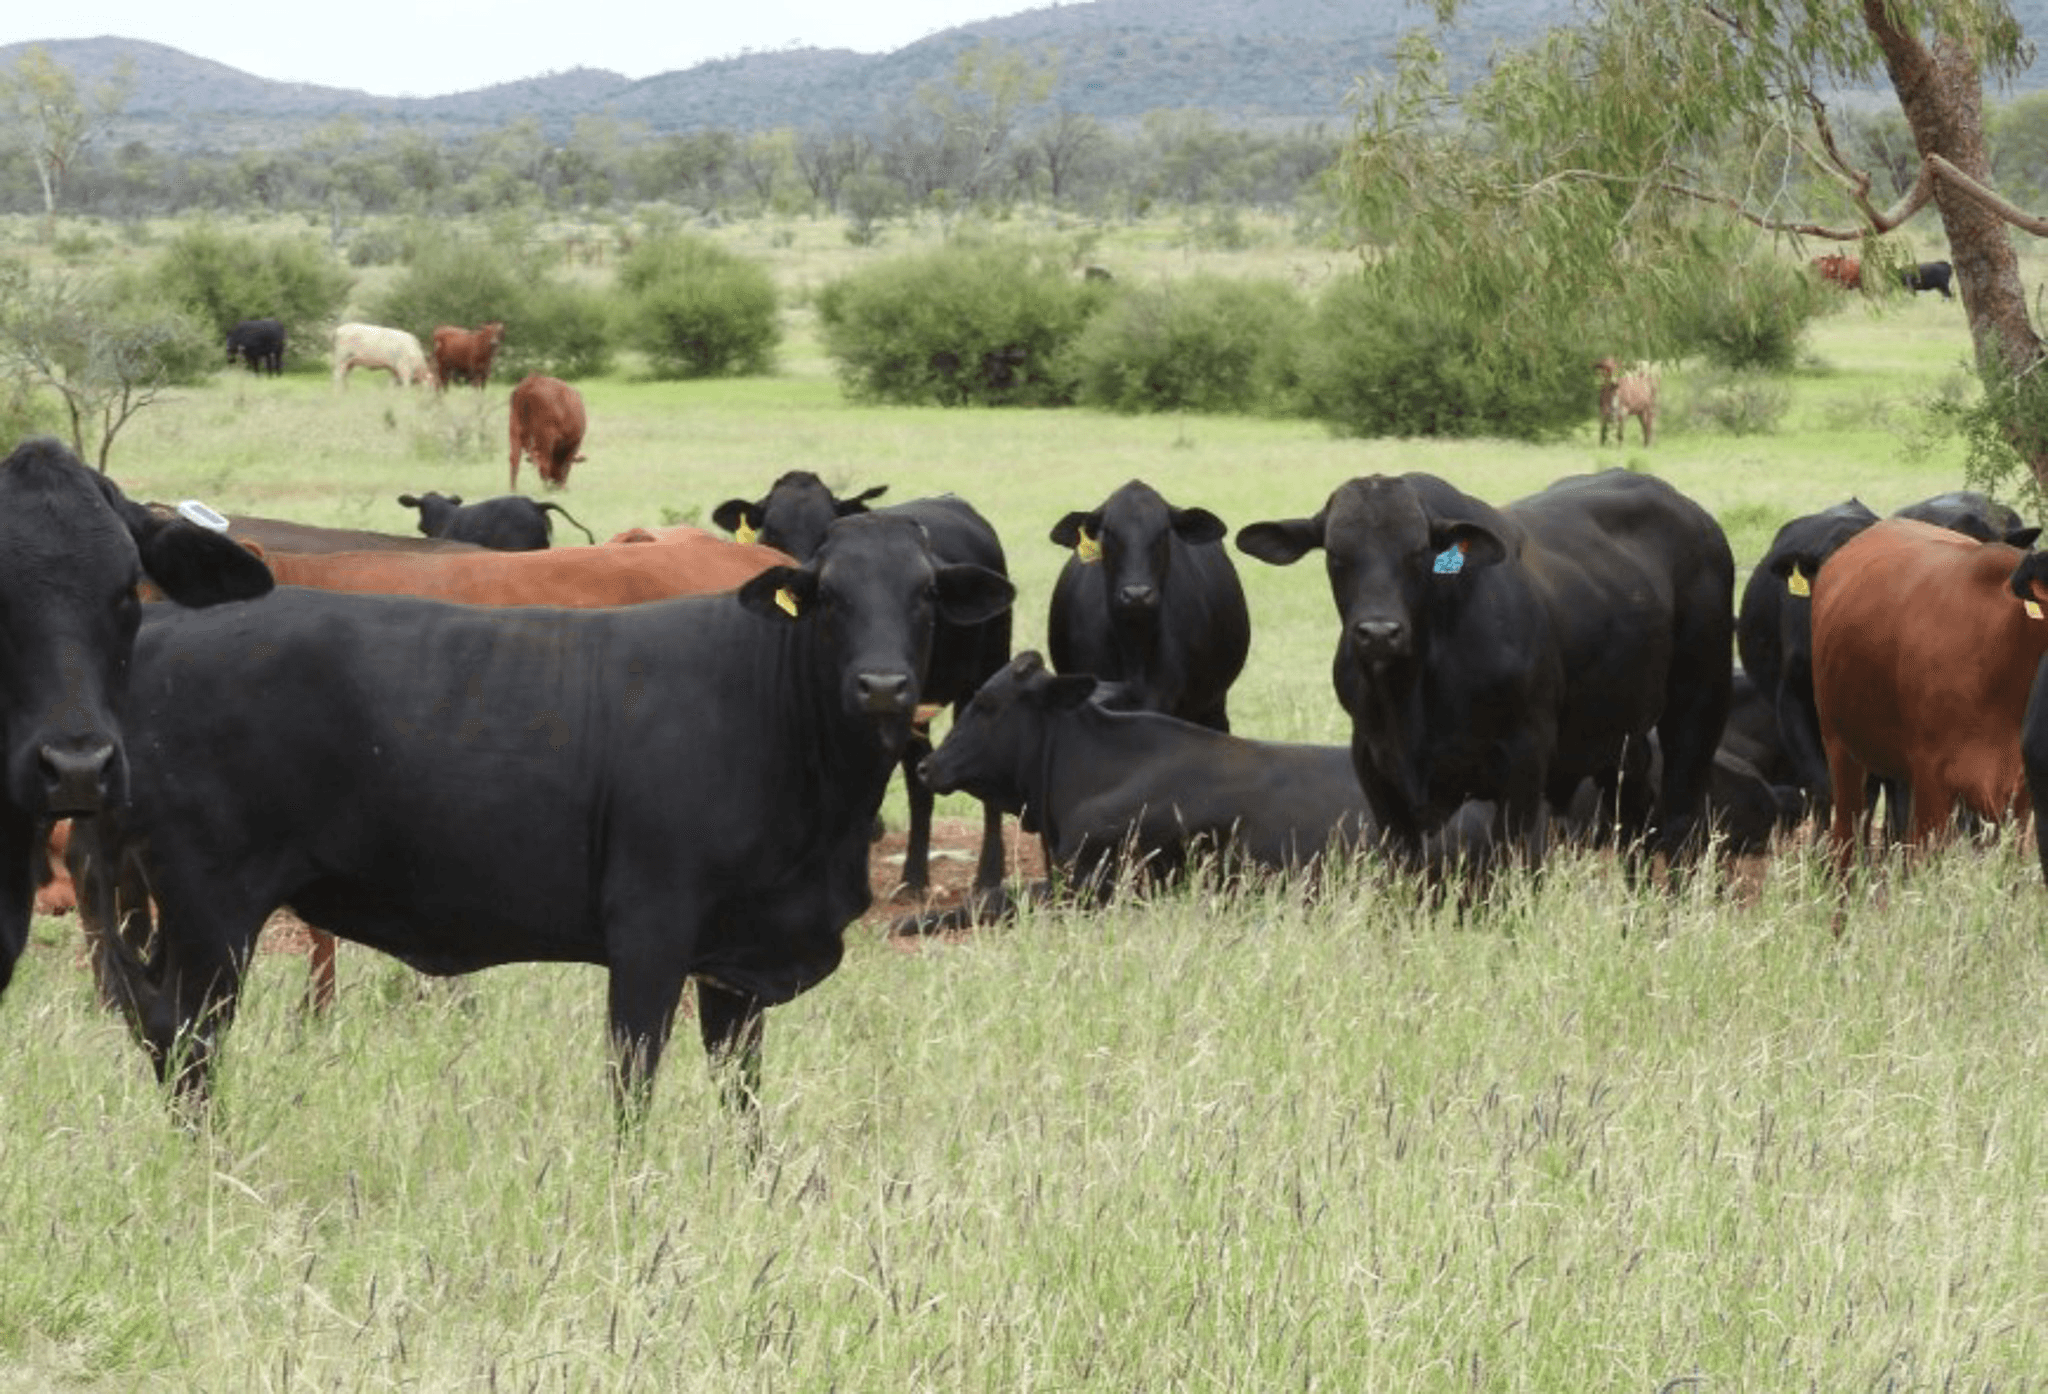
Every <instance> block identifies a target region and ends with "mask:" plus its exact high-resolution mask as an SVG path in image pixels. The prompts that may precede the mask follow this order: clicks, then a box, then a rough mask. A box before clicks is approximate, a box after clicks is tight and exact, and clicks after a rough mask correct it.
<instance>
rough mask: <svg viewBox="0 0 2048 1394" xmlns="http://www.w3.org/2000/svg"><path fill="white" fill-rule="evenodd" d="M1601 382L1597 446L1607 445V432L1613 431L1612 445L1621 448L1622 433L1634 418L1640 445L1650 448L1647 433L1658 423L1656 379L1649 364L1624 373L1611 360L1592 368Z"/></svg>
mask: <svg viewBox="0 0 2048 1394" xmlns="http://www.w3.org/2000/svg"><path fill="white" fill-rule="evenodd" d="M1593 372H1594V374H1595V375H1596V376H1597V377H1598V378H1599V380H1600V404H1599V405H1600V443H1601V444H1602V445H1605V444H1607V428H1608V426H1609V425H1612V426H1613V427H1614V443H1615V444H1616V445H1620V444H1622V433H1623V432H1624V431H1625V430H1626V429H1627V427H1628V419H1629V418H1630V417H1631V416H1633V417H1634V418H1635V419H1636V420H1637V422H1639V423H1640V424H1641V425H1642V428H1643V445H1644V447H1645V448H1647V447H1648V446H1649V444H1650V431H1651V429H1652V428H1653V427H1654V426H1655V425H1656V423H1657V375H1656V374H1655V373H1653V372H1651V371H1650V368H1649V365H1648V364H1638V365H1637V366H1636V367H1634V368H1632V369H1630V370H1629V371H1628V372H1626V373H1624V372H1622V371H1621V365H1620V364H1618V363H1616V362H1615V361H1614V359H1613V357H1612V356H1609V357H1607V358H1603V359H1601V360H1600V361H1599V362H1597V363H1595V364H1594V365H1593Z"/></svg>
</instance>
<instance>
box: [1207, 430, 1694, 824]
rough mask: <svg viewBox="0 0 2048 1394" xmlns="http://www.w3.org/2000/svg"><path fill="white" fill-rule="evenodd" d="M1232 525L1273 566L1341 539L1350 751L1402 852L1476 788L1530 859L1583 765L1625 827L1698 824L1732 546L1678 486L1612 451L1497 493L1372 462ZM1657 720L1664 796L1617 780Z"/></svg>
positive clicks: (1341, 643)
mask: <svg viewBox="0 0 2048 1394" xmlns="http://www.w3.org/2000/svg"><path fill="white" fill-rule="evenodd" d="M1237 545H1238V547H1239V548H1240V549H1241V550H1243V551H1245V552H1248V553H1250V554H1251V555H1252V556H1255V557H1258V558H1259V559H1260V560H1262V561H1268V562H1272V563H1274V564H1276V565H1281V566H1285V565H1288V564H1290V563H1293V562H1295V561H1298V560H1300V559H1301V558H1302V557H1303V556H1305V555H1306V554H1307V553H1308V552H1310V551H1312V550H1314V549H1315V548H1318V547H1320V548H1322V549H1324V551H1325V552H1326V553H1327V554H1328V569H1329V578H1330V589H1331V593H1332V595H1333V597H1334V598H1335V600H1336V604H1337V613H1338V616H1339V618H1340V620H1341V621H1342V625H1343V628H1342V630H1341V632H1340V635H1339V638H1338V642H1337V657H1336V665H1335V674H1334V676H1335V682H1336V687H1337V695H1338V697H1339V699H1340V700H1341V701H1342V702H1343V705H1344V709H1345V710H1346V711H1347V712H1349V713H1350V715H1351V723H1352V734H1351V756H1352V763H1353V765H1354V767H1355V768H1356V769H1357V771H1358V777H1359V782H1360V783H1361V784H1362V785H1363V786H1364V788H1365V796H1366V801H1367V803H1369V804H1370V805H1371V807H1372V812H1373V819H1374V821H1375V822H1376V823H1378V825H1379V826H1380V828H1381V829H1382V831H1383V833H1384V835H1385V836H1386V837H1387V839H1388V840H1389V842H1390V843H1391V844H1392V846H1393V847H1395V848H1396V849H1398V850H1400V851H1401V852H1403V853H1404V854H1405V855H1406V856H1407V857H1408V858H1409V859H1410V860H1415V859H1418V858H1419V857H1420V855H1421V853H1422V848H1423V839H1424V837H1425V836H1426V835H1427V834H1428V833H1429V832H1430V831H1431V830H1433V829H1434V828H1436V827H1438V826H1440V825H1442V823H1443V822H1444V821H1445V820H1446V819H1447V818H1449V817H1450V816H1451V815H1452V814H1453V813H1454V812H1456V811H1457V809H1458V807H1459V806H1460V805H1461V804H1463V803H1464V802H1465V801H1466V800H1468V799H1484V800H1488V801H1491V802H1494V803H1495V804H1496V805H1497V810H1498V811H1497V814H1496V836H1495V838H1494V841H1495V842H1496V843H1504V842H1505V841H1506V839H1507V838H1509V837H1511V838H1512V840H1513V845H1514V846H1516V847H1518V848H1520V849H1521V851H1522V854H1523V855H1524V856H1525V857H1526V858H1527V859H1528V860H1529V861H1530V862H1531V863H1535V862H1539V861H1540V860H1541V858H1542V855H1543V847H1544V805H1545V803H1546V802H1548V803H1549V804H1550V805H1551V806H1553V807H1556V808H1560V809H1562V808H1564V807H1566V806H1568V805H1569V803H1570V801H1571V799H1572V796H1573V794H1574V793H1575V791H1576V789H1577V786H1578V784H1579V781H1580V780H1581V779H1586V778H1591V779H1592V780H1594V781H1595V783H1596V784H1597V785H1598V786H1599V787H1600V788H1601V789H1602V790H1603V791H1604V792H1606V793H1607V794H1608V796H1609V797H1612V798H1616V799H1618V801H1619V805H1618V806H1619V809H1620V825H1621V828H1622V831H1623V833H1624V834H1625V835H1626V836H1628V837H1630V838H1634V837H1637V836H1642V835H1647V836H1648V838H1649V842H1650V845H1651V847H1652V848H1654V849H1655V850H1659V851H1664V852H1668V853H1677V852H1680V851H1681V850H1689V849H1690V848H1692V847H1693V846H1695V845H1696V844H1697V842H1698V840H1699V837H1698V835H1699V834H1700V833H1702V832H1703V831H1704V829H1703V828H1702V827H1701V820H1702V815H1703V811H1704V805H1705V801H1706V795H1707V783H1708V778H1709V772H1710V771H1711V769H1712V766H1713V761H1714V748H1715V745H1716V743H1717V742H1718V741H1719V739H1720V735H1721V727H1722V724H1723V722H1724V721H1725V720H1726V719H1727V715H1728V689H1729V668H1728V657H1727V655H1728V650H1729V643H1730V640H1731V637H1732V636H1731V633H1730V631H1731V629H1732V628H1733V624H1734V617H1733V609H1734V605H1733V594H1734V589H1735V559H1734V557H1733V555H1732V554H1731V553H1730V552H1729V550H1728V540H1727V538H1726V537H1724V536H1723V535H1722V533H1721V528H1720V525H1719V524H1717V523H1716V522H1715V521H1714V519H1713V517H1712V516H1711V515H1710V514H1708V513H1707V511H1706V510H1705V509H1703V508H1701V507H1700V506H1699V505H1698V504H1696V503H1694V502H1692V500H1690V499H1688V498H1686V497H1685V496H1684V495H1682V494H1680V493H1679V492H1678V491H1677V490H1675V489H1673V488H1672V487H1671V486H1670V485H1668V484H1666V483H1664V482H1663V481H1662V480H1659V479H1655V478H1652V477H1650V476H1647V475H1638V474H1631V473H1629V472H1627V471H1624V470H1608V471H1605V472H1603V473H1600V474H1593V475H1581V476H1576V477H1573V478H1569V479H1563V480H1560V481H1558V482H1557V483H1556V484H1553V485H1551V486H1550V487H1549V488H1548V489H1545V490H1544V491H1543V492H1541V493H1538V494H1535V495H1532V496H1530V497H1529V498H1525V499H1522V500H1519V501H1518V502H1515V503H1512V504H1509V505H1507V506H1506V507H1505V508H1499V509H1496V508H1494V507H1492V506H1490V505H1488V504H1486V503H1483V502H1481V501H1480V500H1479V499H1476V498H1473V497H1472V496H1471V495H1469V494H1466V493H1463V492H1461V491H1460V490H1458V489H1456V488H1453V487H1452V486H1451V485H1450V484H1448V483H1446V482H1444V481H1443V480H1441V479H1438V478H1435V477H1434V476H1431V475H1426V474H1406V475H1401V476H1399V477H1395V478H1389V477H1386V476H1381V475H1375V476H1371V477H1367V478H1362V479H1354V480H1352V481H1351V482H1349V483H1347V484H1343V485H1340V486H1339V487H1338V489H1337V490H1336V492H1335V493H1333V494H1331V495H1330V498H1329V501H1328V502H1327V503H1326V504H1325V505H1324V507H1323V510H1322V511H1321V512H1320V513H1318V514H1316V515H1315V516H1314V517H1310V518H1298V519H1293V520H1290V521H1284V522H1268V523H1254V524H1252V525H1251V526H1249V527H1246V528H1244V529H1243V530H1242V531H1240V532H1239V533H1238V535H1237ZM1653 729H1654V730H1655V731H1656V732H1657V734H1658V736H1659V737H1660V742H1661V746H1662V750H1663V756H1664V762H1663V763H1664V769H1663V779H1662V781H1661V784H1660V786H1659V788H1658V789H1657V791H1656V797H1655V807H1654V811H1653V810H1652V809H1651V808H1650V807H1649V804H1650V800H1649V797H1648V791H1647V790H1645V789H1644V788H1643V787H1642V785H1643V781H1640V780H1635V779H1631V780H1628V781H1626V782H1624V781H1622V780H1621V773H1622V769H1623V766H1624V764H1628V765H1629V766H1630V767H1631V768H1632V769H1638V770H1639V769H1640V768H1641V767H1642V766H1643V765H1644V764H1646V763H1647V749H1646V747H1644V745H1643V744H1642V743H1643V742H1644V741H1645V740H1646V738H1647V737H1648V736H1649V734H1650V732H1651V731H1652V730H1653ZM1638 750H1641V751H1642V752H1643V753H1642V754H1641V755H1638V754H1637V753H1636V752H1637V751H1638Z"/></svg>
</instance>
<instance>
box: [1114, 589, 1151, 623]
mask: <svg viewBox="0 0 2048 1394" xmlns="http://www.w3.org/2000/svg"><path fill="white" fill-rule="evenodd" d="M1116 608H1117V612H1118V613H1119V614H1125V615H1149V614H1151V613H1153V612H1154V611H1155V610H1157V609H1158V608H1159V588H1158V587H1157V586H1152V585H1144V584H1138V585H1129V586H1119V587H1118V588H1117V592H1116Z"/></svg>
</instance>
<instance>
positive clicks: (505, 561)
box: [38, 527, 794, 1011]
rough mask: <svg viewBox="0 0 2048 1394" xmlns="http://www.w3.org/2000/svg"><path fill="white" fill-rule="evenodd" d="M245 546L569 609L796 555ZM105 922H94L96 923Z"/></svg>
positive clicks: (314, 965) (419, 587) (710, 536)
mask: <svg viewBox="0 0 2048 1394" xmlns="http://www.w3.org/2000/svg"><path fill="white" fill-rule="evenodd" d="M634 531H639V530H638V529H635V530H634ZM243 545H244V546H245V547H247V548H248V549H249V550H250V551H251V552H254V553H255V554H256V555H257V556H259V557H261V558H262V559H263V560H264V562H265V563H266V564H267V565H268V566H269V567H270V572H271V575H272V576H274V577H275V578H276V580H277V584H278V585H280V586H307V587H311V588H313V589H316V590H329V591H358V592H366V593H371V594H378V595H416V596H424V597H427V598H428V599H433V600H451V601H456V602H459V603H462V604H467V605H492V606H510V605H549V606H556V607H560V608H567V609H597V608H600V607H603V606H612V605H638V604H642V603H645V602H648V601H654V600H669V599H672V598H674V597H676V596H680V595H704V594H709V593H711V592H714V591H728V590H735V589H737V588H738V587H740V586H741V585H743V584H745V583H746V582H748V581H750V580H752V579H753V578H754V577H755V576H757V575H759V574H760V573H761V572H763V571H766V570H767V569H768V568H770V567H772V566H790V565H793V564H794V563H793V562H792V561H791V559H790V558H789V556H787V555H786V554H785V553H782V552H778V551H776V550H775V549H774V548H773V547H763V546H760V545H759V544H757V543H742V542H732V541H728V540H727V539H725V538H723V537H720V536H718V535H717V534H715V533H710V532H706V531H704V530H703V529H702V528H685V527H676V528H663V529H661V530H660V537H659V538H658V539H657V540H654V541H652V542H649V543H645V544H641V545H622V546H609V545H607V546H603V547H571V548H564V549H562V550H561V551H546V552H494V551H490V550H487V549H482V548H479V549H476V550H473V551H462V552H442V553H411V552H325V553H291V552H268V551H266V550H265V549H264V548H263V547H261V546H260V545H256V544H252V543H248V542H245V543H243ZM51 851H52V853H53V856H52V861H53V863H54V862H57V861H58V860H59V859H60V858H61V856H62V854H63V848H62V846H61V845H58V844H56V843H54V842H53V843H52V846H51ZM44 889H45V892H46V893H47V894H48V895H49V896H50V897H51V898H52V901H53V903H54V901H55V900H56V899H60V898H63V897H64V896H65V895H66V892H67V891H68V889H69V878H68V877H65V876H61V875H60V876H53V878H52V880H51V883H50V885H49V886H47V887H45V888H44ZM65 908H69V907H68V905H67V906H66V907H65ZM38 913H62V912H61V911H59V910H49V911H39V912H38ZM98 928H99V926H96V925H88V931H89V932H94V931H96V930H97V929H98ZM310 937H311V956H310V960H309V962H308V964H307V984H306V1000H307V1002H308V1004H309V1005H310V1006H311V1007H312V1008H313V1009H314V1010H315V1011H319V1010H323V1009H325V1008H326V1007H327V1006H328V1004H330V1003H331V1002H332V1001H333V1000H334V937H333V936H332V935H330V934H328V933H326V932H325V931H323V930H320V929H317V928H313V929H312V930H311V936H310Z"/></svg>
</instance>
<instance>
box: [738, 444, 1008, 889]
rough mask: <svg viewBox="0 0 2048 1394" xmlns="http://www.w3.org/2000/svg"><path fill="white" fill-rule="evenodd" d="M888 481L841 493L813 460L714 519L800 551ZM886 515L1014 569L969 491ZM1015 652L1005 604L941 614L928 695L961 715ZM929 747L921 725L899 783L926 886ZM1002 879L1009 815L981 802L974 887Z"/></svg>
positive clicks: (906, 864)
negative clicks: (923, 767) (977, 615)
mask: <svg viewBox="0 0 2048 1394" xmlns="http://www.w3.org/2000/svg"><path fill="white" fill-rule="evenodd" d="M888 488H889V486H888V485H886V484H878V485H876V486H875V487H873V488H871V489H864V490H862V491H861V492H860V493H858V494H855V495H854V496H853V497H852V498H845V499H842V498H839V497H836V496H835V495H834V494H833V493H832V490H831V489H830V488H828V487H827V486H826V484H825V482H824V481H823V480H821V479H819V478H818V476H817V475H815V474H812V473H811V472H810V471H809V470H791V471H789V472H788V473H786V474H784V475H783V476H782V477H781V478H780V479H777V480H776V481H775V483H774V484H773V485H771V486H770V487H769V490H768V492H767V494H766V495H765V496H763V497H761V498H759V499H752V500H749V499H727V500H726V501H725V502H724V503H721V504H720V505H718V507H717V508H715V509H713V510H712V511H711V519H712V521H713V522H715V523H717V524H718V526H720V527H722V528H724V529H725V530H726V531H728V532H730V533H732V534H733V535H734V536H735V537H737V538H739V540H740V541H742V542H759V543H760V544H762V545H763V546H766V547H776V548H780V549H781V550H782V551H784V552H787V553H788V554H789V555H790V556H792V557H795V558H797V559H798V560H799V561H801V560H803V559H804V558H806V557H809V556H810V555H811V554H812V553H814V552H816V551H817V549H818V544H819V543H820V542H821V541H822V540H823V539H824V537H825V531H826V529H827V528H829V527H830V526H831V524H832V522H833V520H834V519H837V518H846V517H852V516H855V515H857V514H862V513H867V512H869V511H870V510H869V508H868V500H870V499H875V498H879V497H881V496H882V495H883V494H884V493H886V492H888ZM873 511H874V512H876V513H879V514H881V515H883V516H884V517H893V518H908V519H910V520H911V521H912V522H915V523H917V524H919V525H920V526H922V527H923V528H924V530H925V533H926V535H927V536H929V537H930V538H931V540H932V553H933V555H935V556H937V557H938V558H939V559H940V560H941V561H943V562H957V563H963V564H967V565H972V566H979V567H982V568H985V569H986V570H989V571H993V572H995V573H996V574H997V575H1000V576H1006V575H1008V574H1009V564H1008V560H1007V558H1005V556H1004V555H1003V543H1002V539H1001V538H999V537H997V536H996V530H995V529H994V528H993V527H991V526H990V525H989V522H988V520H987V519H986V518H984V517H982V516H981V514H979V513H977V512H975V511H974V509H973V507H972V506H970V505H969V504H968V503H967V501H966V500H964V499H960V498H955V497H954V496H953V495H951V494H946V495H942V496H940V497H938V498H925V499H910V500H907V501H905V502H903V503H896V504H889V505H886V506H885V507H882V508H879V509H875V510H873ZM1009 656H1010V612H1009V611H1008V610H1003V611H1001V612H1000V613H997V614H991V615H989V616H987V617H986V618H985V619H982V620H980V621H978V622H975V623H972V624H954V623H950V622H947V621H944V620H941V622H940V624H939V630H938V634H937V636H936V637H935V638H934V639H933V641H932V666H931V672H930V673H928V674H927V675H926V677H925V683H924V693H925V700H926V701H927V702H931V703H933V704H934V705H938V706H947V705H950V706H951V707H952V708H953V710H954V712H955V714H956V715H957V714H958V713H959V712H960V710H961V709H962V708H963V707H964V706H965V705H966V703H967V700H968V699H969V698H970V697H972V696H973V695H974V691H975V689H976V688H978V687H980V686H981V684H982V681H983V679H985V678H987V677H988V675H989V674H991V673H993V672H995V671H997V670H998V669H1000V668H1001V667H1002V666H1003V663H1004V661H1005V660H1006V659H1007V658H1008V657H1009ZM930 753H931V740H930V737H929V736H928V735H927V734H926V732H925V730H924V729H923V728H922V727H920V728H919V729H918V731H917V732H916V733H914V734H913V735H912V737H911V740H910V743H909V744H908V745H907V746H905V747H904V751H903V789H904V793H905V794H906V795H907V796H908V799H909V803H910V836H909V841H908V844H907V845H906V846H905V848H904V852H903V884H904V886H905V887H906V888H907V889H908V890H909V891H911V892H912V893H913V894H918V895H922V894H923V893H924V891H925V889H926V887H927V886H928V885H929V884H930V882H931V841H932V802H933V800H932V791H931V790H930V789H929V788H928V787H927V786H926V785H925V782H924V779H923V777H922V776H921V775H920V774H919V773H918V766H919V765H920V764H922V763H923V761H924V757H925V756H926V755H929V754H930ZM1002 880H1003V815H1002V813H1001V812H1000V811H999V810H998V809H996V808H995V807H994V806H993V805H988V806H985V807H984V808H983V809H982V829H981V856H980V859H979V861H978V863H977V865H976V868H975V873H974V884H975V887H976V889H978V890H981V891H991V890H993V889H994V888H995V887H997V886H999V885H1001V884H1002Z"/></svg>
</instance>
